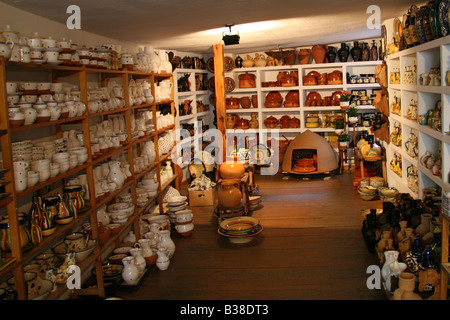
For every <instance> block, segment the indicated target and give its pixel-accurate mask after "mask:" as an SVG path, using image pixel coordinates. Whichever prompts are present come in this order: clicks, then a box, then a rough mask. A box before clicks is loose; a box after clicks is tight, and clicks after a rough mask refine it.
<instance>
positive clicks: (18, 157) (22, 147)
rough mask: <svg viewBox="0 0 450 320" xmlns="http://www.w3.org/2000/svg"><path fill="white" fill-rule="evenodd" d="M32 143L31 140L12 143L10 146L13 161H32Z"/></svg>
mask: <svg viewBox="0 0 450 320" xmlns="http://www.w3.org/2000/svg"><path fill="white" fill-rule="evenodd" d="M32 148H33V143H32V141H31V140H23V141H19V142H13V143H12V144H11V149H12V159H13V161H26V162H30V161H31V160H34V159H33V150H32Z"/></svg>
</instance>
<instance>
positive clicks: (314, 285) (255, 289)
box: [117, 173, 386, 300]
mask: <svg viewBox="0 0 450 320" xmlns="http://www.w3.org/2000/svg"><path fill="white" fill-rule="evenodd" d="M282 178H283V176H282V175H276V176H257V177H256V183H257V184H258V185H259V186H260V192H259V194H260V195H261V196H262V199H263V202H262V204H263V208H262V209H260V210H258V211H254V212H253V214H252V215H253V216H254V217H257V218H259V219H260V222H261V224H262V225H263V226H264V231H263V232H262V233H261V234H260V235H258V236H257V237H255V238H254V240H253V241H252V242H250V243H247V244H241V245H237V244H232V243H230V242H229V241H228V240H227V239H225V238H223V237H222V236H220V235H218V234H217V232H216V231H217V218H216V217H215V216H214V213H213V210H214V207H193V208H192V209H193V210H194V214H195V218H194V219H195V232H194V233H193V234H192V236H190V237H187V238H181V237H180V236H179V235H177V234H176V233H173V234H172V235H173V236H172V238H173V239H174V241H175V243H176V251H175V254H174V257H173V258H172V260H171V264H170V267H169V269H168V270H166V271H160V270H158V269H157V268H156V266H154V267H153V268H151V271H150V273H149V274H148V276H147V278H146V279H145V280H144V282H143V284H142V286H141V287H140V288H139V289H138V290H136V291H134V292H118V293H117V295H119V296H121V297H123V298H125V299H136V300H212V299H213V300H224V299H226V300H228V299H232V300H244V299H245V300H249V299H250V300H254V299H255V300H268V299H270V300H311V299H314V300H325V299H326V300H330V299H331V300H384V299H386V296H385V294H384V292H382V291H381V290H369V289H368V288H367V287H366V280H367V277H368V274H366V269H367V267H368V266H369V265H372V264H377V260H376V257H375V256H374V255H373V254H371V253H369V252H368V251H367V249H366V247H365V245H364V242H363V239H362V236H361V231H360V230H361V223H362V220H363V219H362V217H361V215H360V211H361V209H366V208H381V206H382V204H381V202H380V201H376V202H366V201H363V200H361V199H359V197H358V196H357V194H356V193H355V192H354V190H353V188H352V178H353V174H352V173H344V174H343V175H335V176H332V177H331V178H330V179H328V180H324V179H317V178H315V179H310V180H303V179H297V178H292V177H289V179H288V180H283V179H282Z"/></svg>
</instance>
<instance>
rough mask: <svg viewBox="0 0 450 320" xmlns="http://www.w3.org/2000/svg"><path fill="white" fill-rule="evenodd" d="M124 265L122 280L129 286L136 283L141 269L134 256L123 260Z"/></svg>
mask: <svg viewBox="0 0 450 320" xmlns="http://www.w3.org/2000/svg"><path fill="white" fill-rule="evenodd" d="M122 264H123V266H124V268H123V270H122V279H123V280H124V281H125V282H126V283H128V284H133V283H135V282H136V280H137V279H138V278H139V269H138V267H137V266H136V265H135V258H134V257H133V256H128V257H125V258H123V259H122Z"/></svg>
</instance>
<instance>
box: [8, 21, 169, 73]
mask: <svg viewBox="0 0 450 320" xmlns="http://www.w3.org/2000/svg"><path fill="white" fill-rule="evenodd" d="M138 50H139V51H138V52H137V53H136V54H132V53H128V52H127V50H126V48H122V46H121V45H119V44H102V45H100V46H98V47H96V48H88V47H86V46H85V45H78V44H76V43H73V42H72V40H66V39H65V38H62V39H61V40H56V39H53V38H52V37H51V36H47V37H41V36H40V35H39V34H38V33H37V32H35V33H34V34H33V35H32V36H19V33H18V32H16V31H14V30H12V29H11V27H10V26H9V25H7V26H6V29H5V30H4V31H3V32H1V33H0V56H4V57H5V59H7V60H10V61H15V62H24V63H37V64H43V63H48V64H56V65H58V64H64V65H69V66H86V67H89V68H97V69H114V70H117V69H121V68H122V69H128V70H135V71H142V72H153V73H162V74H165V73H172V71H173V67H172V64H171V62H170V61H169V55H168V53H167V52H166V51H165V50H156V49H154V48H152V47H147V46H145V47H143V48H139V49H138Z"/></svg>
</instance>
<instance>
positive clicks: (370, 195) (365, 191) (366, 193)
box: [358, 186, 378, 201]
mask: <svg viewBox="0 0 450 320" xmlns="http://www.w3.org/2000/svg"><path fill="white" fill-rule="evenodd" d="M358 195H359V197H360V198H361V199H363V200H365V201H370V200H373V199H375V198H376V197H377V196H378V189H377V188H375V187H372V186H366V187H362V186H359V187H358Z"/></svg>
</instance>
